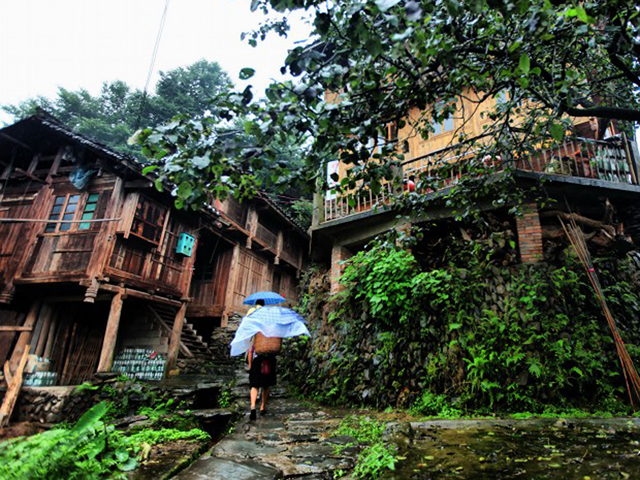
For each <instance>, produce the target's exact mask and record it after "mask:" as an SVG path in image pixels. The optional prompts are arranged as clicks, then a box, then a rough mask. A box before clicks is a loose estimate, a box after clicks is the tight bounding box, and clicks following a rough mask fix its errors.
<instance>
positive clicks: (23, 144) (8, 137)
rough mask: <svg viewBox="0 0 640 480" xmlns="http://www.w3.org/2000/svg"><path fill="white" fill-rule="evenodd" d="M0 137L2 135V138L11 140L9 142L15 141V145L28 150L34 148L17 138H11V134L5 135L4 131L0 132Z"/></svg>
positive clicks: (32, 150)
mask: <svg viewBox="0 0 640 480" xmlns="http://www.w3.org/2000/svg"><path fill="white" fill-rule="evenodd" d="M0 137H4V138H6V139H7V140H9V141H11V142H13V143H15V144H16V145H20V146H21V147H22V148H25V149H27V150H29V151H30V152H35V150H34V149H33V148H31V147H30V146H29V145H27V144H26V143H24V142H21V141H20V140H18V139H17V138H13V137H12V136H10V135H7V134H6V133H4V132H0Z"/></svg>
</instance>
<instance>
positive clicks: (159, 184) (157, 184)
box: [153, 178, 163, 192]
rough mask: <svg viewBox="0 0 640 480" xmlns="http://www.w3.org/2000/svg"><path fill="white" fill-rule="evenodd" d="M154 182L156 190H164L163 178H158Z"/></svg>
mask: <svg viewBox="0 0 640 480" xmlns="http://www.w3.org/2000/svg"><path fill="white" fill-rule="evenodd" d="M153 184H154V185H155V187H156V190H158V191H159V192H162V190H163V187H162V179H161V178H156V180H155V181H154V182H153Z"/></svg>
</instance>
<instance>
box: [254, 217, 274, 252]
mask: <svg viewBox="0 0 640 480" xmlns="http://www.w3.org/2000/svg"><path fill="white" fill-rule="evenodd" d="M256 238H257V239H259V240H260V241H262V243H264V244H265V245H266V246H267V247H269V248H272V249H274V250H275V249H276V246H277V245H278V235H277V234H276V233H274V232H272V231H271V230H269V229H268V228H267V227H265V226H264V225H262V224H261V223H260V222H258V227H257V229H256Z"/></svg>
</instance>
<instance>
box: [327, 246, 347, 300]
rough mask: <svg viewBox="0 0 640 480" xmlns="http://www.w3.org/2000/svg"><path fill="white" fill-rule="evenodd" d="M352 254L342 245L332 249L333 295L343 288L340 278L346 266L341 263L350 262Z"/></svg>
mask: <svg viewBox="0 0 640 480" xmlns="http://www.w3.org/2000/svg"><path fill="white" fill-rule="evenodd" d="M350 257H351V252H350V251H349V250H348V249H346V248H345V247H342V246H340V245H334V246H333V248H332V249H331V293H332V294H334V293H338V292H339V291H340V290H342V288H343V286H342V285H341V284H340V276H341V275H342V272H343V271H344V265H341V262H344V261H345V260H348V259H349V258H350Z"/></svg>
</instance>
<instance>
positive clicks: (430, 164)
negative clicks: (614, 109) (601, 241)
mask: <svg viewBox="0 0 640 480" xmlns="http://www.w3.org/2000/svg"><path fill="white" fill-rule="evenodd" d="M457 150H458V148H456V146H453V147H450V148H447V149H442V150H440V151H438V152H434V153H431V154H428V155H424V156H421V157H417V158H414V159H410V160H407V161H405V162H403V164H402V176H403V183H405V182H406V181H408V180H409V178H410V177H412V176H413V177H414V179H415V182H416V183H417V184H420V183H422V184H428V185H429V187H428V188H426V190H424V191H422V192H420V193H432V192H433V193H435V192H436V191H439V190H444V189H446V188H449V187H451V186H453V185H455V184H456V183H458V182H459V181H460V179H461V178H465V177H466V178H468V177H469V176H471V175H474V176H479V175H486V174H491V173H500V172H504V171H507V170H508V171H511V172H513V173H516V174H518V173H520V172H526V173H529V174H531V175H533V176H536V177H547V178H551V179H554V180H559V181H562V180H563V178H564V179H584V180H585V182H584V183H585V184H587V185H590V186H614V187H615V186H616V185H618V186H622V185H634V186H638V185H640V183H639V182H638V171H637V163H636V162H637V159H635V157H634V154H633V153H632V152H633V149H632V148H631V145H630V143H629V142H627V144H624V143H622V142H618V143H617V144H615V143H611V142H605V141H597V140H592V139H586V138H578V139H574V140H568V141H565V142H564V143H562V144H561V145H559V146H554V147H552V148H545V149H541V150H539V151H538V152H536V153H535V154H534V155H529V156H526V157H521V158H513V159H506V158H504V159H503V158H491V159H483V160H482V161H478V159H477V157H476V156H475V155H474V152H473V151H471V152H469V151H467V152H465V153H464V154H463V155H459V154H456V153H455V152H456V151H457ZM478 166H481V167H483V168H480V170H478ZM589 180H592V181H589ZM404 193H405V191H404V190H401V189H399V188H398V187H396V191H394V187H393V185H392V183H385V184H383V185H382V186H381V188H380V191H379V192H377V193H375V194H374V193H372V191H371V190H369V189H366V188H363V189H360V190H359V191H358V192H354V193H351V194H349V195H342V196H336V197H335V198H330V199H326V200H325V201H324V212H323V213H324V219H323V222H321V223H326V222H330V221H332V220H337V219H340V218H345V217H349V216H352V215H357V214H359V213H362V212H367V211H370V210H375V209H376V208H383V207H385V206H386V205H389V204H390V203H392V200H393V199H394V197H395V196H396V195H398V194H404Z"/></svg>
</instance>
